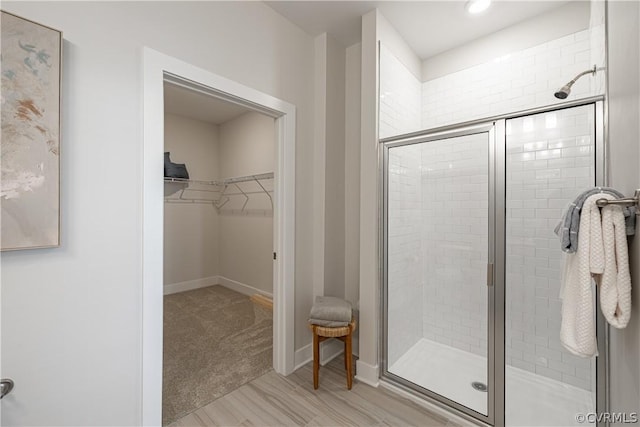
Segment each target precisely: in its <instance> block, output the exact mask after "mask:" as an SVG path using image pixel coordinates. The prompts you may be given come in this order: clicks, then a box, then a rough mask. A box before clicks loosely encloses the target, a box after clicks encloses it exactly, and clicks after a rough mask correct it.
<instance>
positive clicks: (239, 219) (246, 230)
mask: <svg viewBox="0 0 640 427" xmlns="http://www.w3.org/2000/svg"><path fill="white" fill-rule="evenodd" d="M275 137H276V132H275V121H274V119H273V118H271V117H268V116H265V115H263V114H259V113H254V112H250V113H245V114H243V115H242V116H240V117H238V118H236V119H234V120H231V121H228V122H225V123H223V124H221V125H220V126H219V142H220V148H219V152H220V158H219V162H220V163H219V165H220V176H219V179H225V178H232V177H237V176H244V175H257V174H262V173H267V172H273V168H274V161H275ZM239 185H240V187H241V189H242V190H243V191H259V190H260V189H259V187H258V186H257V185H256V184H255V183H242V184H239ZM264 185H265V188H266V189H267V190H269V189H272V188H273V183H272V181H271V182H270V183H267V182H265V183H264ZM268 185H270V188H269V187H267V186H268ZM230 191H234V192H235V191H236V189H235V188H231V189H230ZM244 200H245V199H244V197H238V196H234V200H232V201H230V202H229V203H228V204H227V205H225V206H223V207H222V208H221V209H220V215H219V217H218V219H219V221H220V223H219V224H220V243H219V244H220V251H219V256H220V276H221V280H222V284H224V283H225V282H224V279H229V280H233V281H235V282H239V283H241V284H244V285H248V286H251V287H253V288H256V289H259V290H261V291H264V292H265V293H268V294H272V293H273V211H272V210H271V208H270V202H269V200H268V197H267V196H266V195H265V194H253V195H251V196H250V199H249V202H248V203H247V205H246V207H245V212H241V211H239V209H240V208H241V207H242V203H244Z"/></svg>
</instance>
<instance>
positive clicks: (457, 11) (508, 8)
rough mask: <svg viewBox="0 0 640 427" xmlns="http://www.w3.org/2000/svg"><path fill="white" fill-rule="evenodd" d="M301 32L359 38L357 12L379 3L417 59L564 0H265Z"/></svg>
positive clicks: (348, 42) (349, 42)
mask: <svg viewBox="0 0 640 427" xmlns="http://www.w3.org/2000/svg"><path fill="white" fill-rule="evenodd" d="M574 1H575V0H574ZM265 3H266V4H267V5H268V6H270V7H271V8H272V9H274V10H275V11H276V12H277V13H279V14H280V15H282V16H284V17H285V18H287V19H288V20H289V21H291V22H293V23H294V24H296V25H297V26H299V27H300V28H302V29H303V30H304V31H305V32H307V33H308V34H310V35H312V36H317V35H319V34H322V33H324V32H327V33H328V34H330V35H332V36H333V38H335V39H336V40H338V41H340V42H341V43H342V44H343V45H344V46H350V45H352V44H354V43H357V42H359V41H360V31H361V20H360V17H361V16H362V15H364V14H366V13H367V12H369V11H371V10H373V9H375V8H378V9H379V10H380V12H381V13H382V15H383V16H384V17H385V18H386V19H387V20H388V21H389V22H390V23H391V25H393V27H394V28H395V29H396V30H397V31H398V33H400V35H401V36H402V38H404V40H405V41H406V42H407V44H408V45H409V46H410V47H411V48H412V49H413V51H414V52H415V53H416V54H417V55H418V56H419V57H420V58H421V59H426V58H430V57H432V56H434V55H437V54H439V53H442V52H445V51H447V50H449V49H453V48H455V47H457V46H461V45H463V44H465V43H468V42H470V41H472V40H475V39H477V38H479V37H483V36H486V35H489V34H491V33H494V32H496V31H498V30H501V29H503V28H506V27H509V26H511V25H514V24H516V23H518V22H522V21H524V20H527V19H529V18H532V17H534V16H536V15H539V14H541V13H544V12H547V11H550V10H552V9H555V8H557V7H560V6H562V5H564V4H566V3H568V1H540V0H529V1H527V0H520V1H513V0H510V1H504V0H503V1H499V0H494V2H493V3H492V4H491V6H490V7H489V9H488V10H486V11H485V12H483V13H481V14H479V15H470V14H468V13H467V12H466V10H465V4H466V1H464V0H452V1H266V2H265Z"/></svg>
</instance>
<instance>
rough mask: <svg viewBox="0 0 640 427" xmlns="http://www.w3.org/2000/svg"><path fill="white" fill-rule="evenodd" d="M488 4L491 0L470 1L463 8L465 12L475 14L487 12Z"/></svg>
mask: <svg viewBox="0 0 640 427" xmlns="http://www.w3.org/2000/svg"><path fill="white" fill-rule="evenodd" d="M490 4H491V0H470V1H468V2H467V4H466V6H465V7H466V9H467V12H469V13H471V14H477V13H480V12H482V11H485V10H487V8H488V7H489V5H490Z"/></svg>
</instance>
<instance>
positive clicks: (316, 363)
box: [313, 327, 320, 390]
mask: <svg viewBox="0 0 640 427" xmlns="http://www.w3.org/2000/svg"><path fill="white" fill-rule="evenodd" d="M319 370H320V339H319V337H318V333H317V332H316V328H315V327H314V328H313V388H314V390H317V389H318V371H319Z"/></svg>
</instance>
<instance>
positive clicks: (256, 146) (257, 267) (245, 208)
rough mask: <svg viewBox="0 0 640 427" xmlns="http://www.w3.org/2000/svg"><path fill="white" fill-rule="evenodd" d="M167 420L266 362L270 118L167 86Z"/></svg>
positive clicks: (260, 370)
mask: <svg viewBox="0 0 640 427" xmlns="http://www.w3.org/2000/svg"><path fill="white" fill-rule="evenodd" d="M164 101H165V106H164V109H165V116H164V131H165V132H164V152H165V153H164V157H165V159H164V160H165V178H164V191H165V194H164V195H165V203H164V248H163V253H164V360H163V387H162V390H163V425H168V424H170V423H172V422H173V421H175V420H177V419H179V418H180V417H181V416H184V415H186V414H187V413H189V412H192V411H194V410H196V409H198V408H200V407H202V406H204V405H206V404H208V403H210V402H211V401H213V400H215V399H217V398H219V397H222V396H224V395H227V394H229V393H231V392H233V390H235V389H236V388H238V387H239V386H241V385H242V384H244V383H246V382H248V381H251V380H253V379H255V378H257V377H258V376H260V375H262V374H264V373H265V372H267V371H269V370H270V369H271V368H272V366H273V362H272V351H273V350H272V347H273V342H272V340H273V332H272V330H273V313H272V303H271V301H272V297H273V194H274V179H273V177H274V157H275V138H276V129H275V122H274V119H273V118H271V117H268V116H266V115H263V114H260V113H258V112H255V111H251V110H248V109H247V108H245V107H242V106H238V105H235V104H232V103H230V102H227V101H222V100H218V99H216V98H214V97H212V96H211V95H208V94H203V93H198V92H196V91H193V90H191V89H187V88H183V87H180V86H177V85H173V84H170V83H165V86H164Z"/></svg>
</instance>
